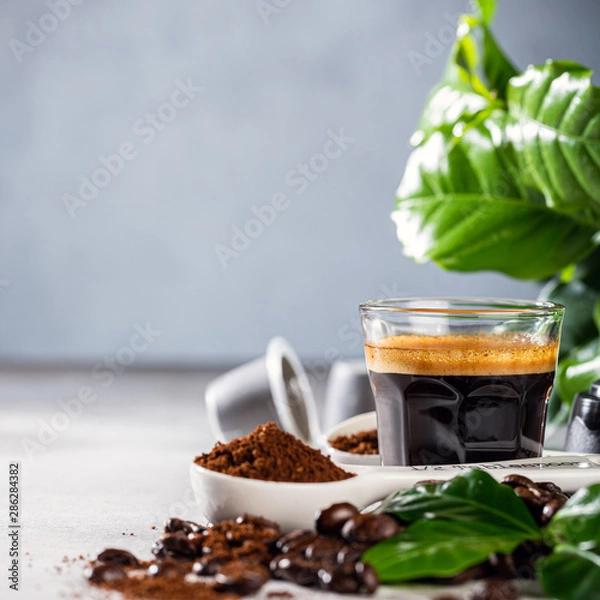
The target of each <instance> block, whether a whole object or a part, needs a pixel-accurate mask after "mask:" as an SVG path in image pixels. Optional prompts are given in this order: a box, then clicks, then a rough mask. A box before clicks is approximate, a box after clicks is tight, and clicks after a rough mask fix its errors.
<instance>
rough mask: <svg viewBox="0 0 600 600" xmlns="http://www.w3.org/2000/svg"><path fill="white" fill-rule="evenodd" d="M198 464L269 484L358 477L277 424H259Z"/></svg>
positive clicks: (198, 460)
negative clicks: (273, 482)
mask: <svg viewBox="0 0 600 600" xmlns="http://www.w3.org/2000/svg"><path fill="white" fill-rule="evenodd" d="M195 462H196V464H197V465H199V466H201V467H204V468H206V469H210V470H211V471H218V472H219V473H226V474H227V475H234V476H236V477H245V478H247V479H262V480H265V481H290V482H302V483H322V482H326V481H341V480H343V479H348V478H350V477H354V474H353V473H348V472H347V471H344V470H343V469H341V468H340V467H338V466H337V465H336V464H335V463H334V462H332V460H331V459H330V458H329V457H328V456H325V455H324V454H322V453H321V452H319V450H315V449H314V448H311V447H310V446H307V445H306V444H304V443H303V442H302V441H300V440H299V439H298V438H296V437H294V436H293V435H292V434H291V433H287V432H285V431H281V429H279V428H278V427H277V425H276V424H275V423H265V424H264V425H259V426H258V427H257V428H256V429H255V430H254V431H253V432H252V433H250V434H249V435H247V436H245V437H240V438H235V439H233V440H231V441H230V442H228V443H226V444H222V443H217V444H216V445H215V446H214V448H213V449H212V450H211V451H210V452H209V453H207V454H202V455H201V456H198V457H197V458H196V460H195Z"/></svg>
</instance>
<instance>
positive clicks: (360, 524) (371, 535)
mask: <svg viewBox="0 0 600 600" xmlns="http://www.w3.org/2000/svg"><path fill="white" fill-rule="evenodd" d="M402 529H403V528H402V527H401V526H400V525H399V524H398V521H396V519H394V517H392V516H391V515H388V514H385V513H381V514H366V515H360V514H359V515H355V516H354V517H352V518H351V519H349V520H348V521H346V523H345V525H344V526H343V527H342V531H341V534H342V537H343V538H344V539H345V540H346V541H348V542H350V543H353V542H359V543H360V542H367V543H370V544H374V543H376V542H380V541H381V540H385V539H386V538H389V537H392V536H393V535H396V534H397V533H400V532H401V531H402Z"/></svg>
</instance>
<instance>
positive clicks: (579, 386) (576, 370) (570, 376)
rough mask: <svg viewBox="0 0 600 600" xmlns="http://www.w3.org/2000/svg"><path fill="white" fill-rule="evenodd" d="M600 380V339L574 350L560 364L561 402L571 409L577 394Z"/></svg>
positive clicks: (559, 388)
mask: <svg viewBox="0 0 600 600" xmlns="http://www.w3.org/2000/svg"><path fill="white" fill-rule="evenodd" d="M596 379H600V338H595V339H593V340H592V341H590V342H587V343H586V344H583V345H581V346H577V347H576V348H573V350H571V352H569V354H567V356H566V357H565V358H563V359H562V360H561V361H560V362H559V363H558V369H557V371H556V381H555V384H556V388H557V391H558V393H559V395H560V398H561V400H562V401H563V402H564V403H565V404H567V405H568V406H569V407H571V405H572V404H573V398H575V394H578V393H580V392H585V391H587V390H588V389H589V387H590V385H591V384H592V383H594V381H596Z"/></svg>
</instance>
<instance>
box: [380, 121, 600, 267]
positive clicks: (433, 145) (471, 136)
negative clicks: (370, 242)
mask: <svg viewBox="0 0 600 600" xmlns="http://www.w3.org/2000/svg"><path fill="white" fill-rule="evenodd" d="M503 129H504V116H503V114H502V113H501V112H500V111H494V112H493V113H492V114H491V115H490V116H489V117H488V118H486V120H485V121H484V122H482V123H479V124H478V125H476V126H472V127H470V128H468V129H466V130H465V131H464V132H463V133H462V135H461V136H460V137H456V136H455V135H454V134H452V133H448V132H443V131H437V132H435V133H433V134H432V135H431V136H430V137H429V138H428V139H427V140H426V141H425V142H424V143H423V144H422V145H421V146H419V147H418V148H416V149H415V150H414V151H413V152H412V154H411V156H410V158H409V160H408V163H407V166H406V171H405V173H404V176H403V178H402V181H401V183H400V186H399V188H398V191H397V196H396V211H395V212H394V213H393V214H392V218H393V219H394V221H395V222H396V225H397V234H398V239H399V240H400V242H401V243H402V244H403V246H404V252H405V254H406V255H407V256H410V257H411V258H413V259H415V260H417V261H419V262H424V261H426V260H433V261H435V262H436V263H437V264H439V265H440V266H442V267H444V268H446V269H452V270H456V271H478V270H497V271H501V272H504V273H506V274H507V275H511V276H513V277H518V278H522V279H537V278H545V277H549V276H552V275H553V274H554V273H556V272H557V271H559V270H561V269H563V268H564V267H566V266H567V265H569V264H571V263H573V262H577V261H578V260H580V259H581V258H583V257H584V256H586V255H587V254H589V253H590V252H591V251H592V250H593V249H594V247H595V243H596V242H595V239H594V236H595V233H596V230H595V228H594V227H590V226H588V225H586V224H585V223H582V222H580V221H579V220H578V219H577V217H573V218H569V217H567V216H566V215H561V214H557V213H556V212H554V211H553V210H551V209H549V208H548V207H546V206H545V205H544V203H543V198H542V197H541V196H540V195H539V194H537V193H536V192H534V191H532V190H531V189H528V188H526V187H525V186H523V185H521V184H520V182H519V179H518V176H514V175H515V169H516V164H515V162H514V158H513V157H512V155H511V152H510V148H506V147H505V146H503V144H502V132H503Z"/></svg>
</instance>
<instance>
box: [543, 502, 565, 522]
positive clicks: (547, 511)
mask: <svg viewBox="0 0 600 600" xmlns="http://www.w3.org/2000/svg"><path fill="white" fill-rule="evenodd" d="M566 501H567V497H566V496H563V495H562V494H560V495H558V494H557V495H555V496H554V497H553V498H552V499H551V500H549V501H548V502H546V505H545V506H544V508H543V509H542V519H541V521H542V524H543V525H545V524H546V523H549V522H550V519H552V517H553V516H554V515H555V514H556V513H557V512H558V510H560V509H561V508H562V507H563V506H564V504H565V503H566Z"/></svg>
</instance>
